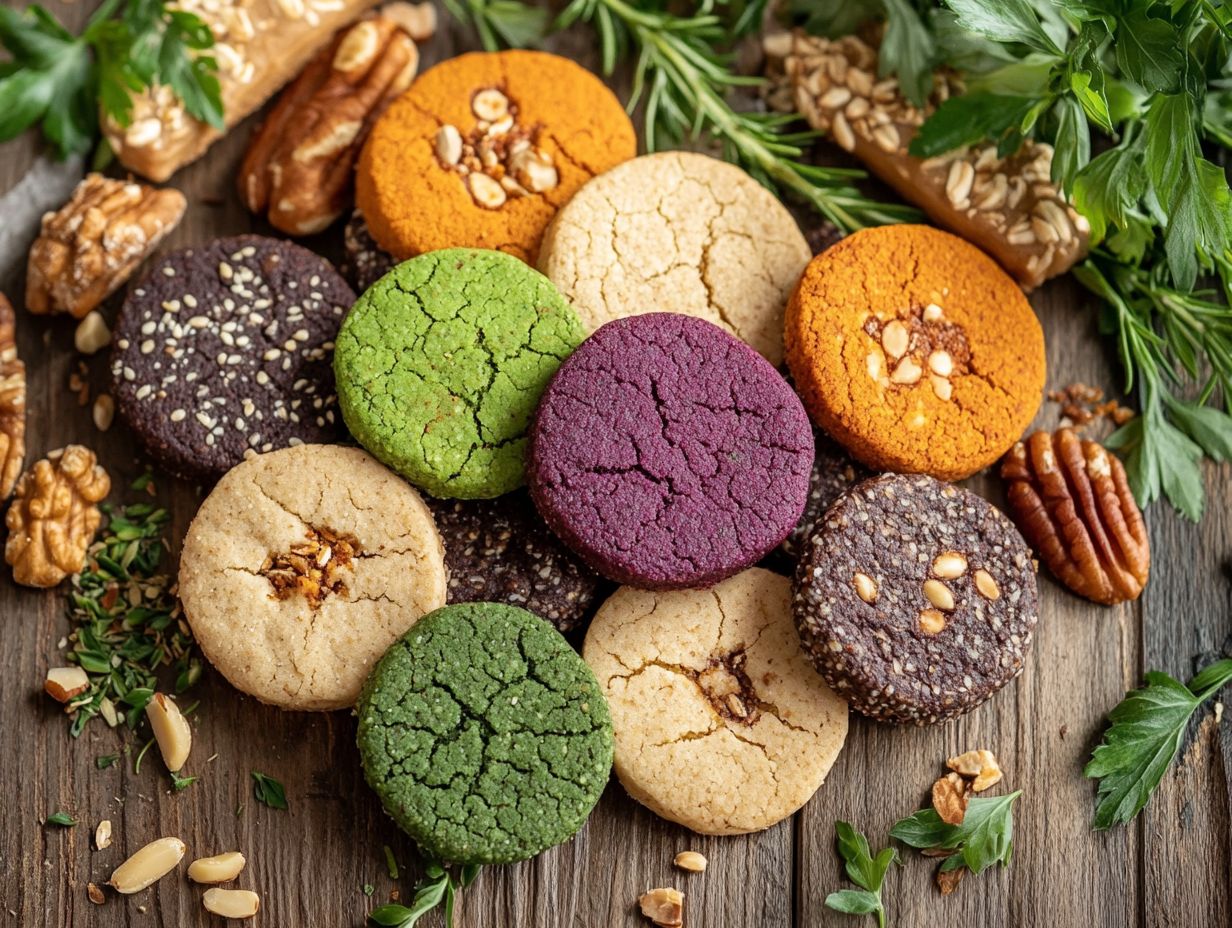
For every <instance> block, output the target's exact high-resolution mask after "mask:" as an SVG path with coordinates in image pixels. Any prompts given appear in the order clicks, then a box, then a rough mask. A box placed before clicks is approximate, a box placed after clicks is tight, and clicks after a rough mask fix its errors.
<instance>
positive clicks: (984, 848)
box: [890, 790, 1022, 873]
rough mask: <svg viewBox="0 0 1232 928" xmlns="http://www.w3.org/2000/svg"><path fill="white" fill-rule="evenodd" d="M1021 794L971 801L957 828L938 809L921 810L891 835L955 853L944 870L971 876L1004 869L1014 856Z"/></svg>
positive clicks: (895, 827)
mask: <svg viewBox="0 0 1232 928" xmlns="http://www.w3.org/2000/svg"><path fill="white" fill-rule="evenodd" d="M1021 795H1022V790H1015V791H1014V792H1012V793H1008V794H1007V795H1005V796H993V797H991V798H988V799H972V800H971V801H970V802H969V803H967V811H966V814H964V815H963V820H962V823H961V824H958V825H949V824H946V823H945V822H944V821H942V819H941V816H940V815H938V814H937V810H936V809H931V808H929V809H921V810H920V811H919V812H916V813H915V814H914V815H910V816H908V817H907V818H904V819H901V820H900V821H898V822H896V823H895V825H894V827H893V828H891V829H890V836H891V837H892V838H897V839H898V840H899V841H902V842H903V843H904V844H908V845H910V846H911V847H914V848H920V849H921V850H924V849H932V848H940V849H942V850H950V851H953V852H954V853H952V854H951V855H950V856H948V857H946V858H945V860H944V861H943V862H942V864H941V869H942V871H949V870H957V869H958V868H959V867H966V868H967V869H968V870H970V871H971V872H972V873H983V872H984V871H985V870H987V869H988V868H989V867H991V866H992V865H993V864H1000V865H1001V866H1003V867H1004V866H1007V865H1008V864H1009V862H1010V859H1011V858H1012V857H1013V854H1014V811H1013V806H1014V801H1015V800H1016V799H1017V798H1018V797H1019V796H1021Z"/></svg>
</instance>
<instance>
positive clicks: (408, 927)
mask: <svg viewBox="0 0 1232 928" xmlns="http://www.w3.org/2000/svg"><path fill="white" fill-rule="evenodd" d="M479 869H480V868H479V865H478V864H468V865H466V866H464V867H461V868H460V869H459V870H458V871H457V872H456V873H454V872H453V871H451V870H450V869H449V868H447V867H445V866H444V865H442V864H440V863H438V862H437V861H435V860H430V861H428V864H427V867H426V868H425V871H424V873H425V876H424V879H423V880H422V881H421V882H420V883H419V885H418V886H416V887H415V895H414V897H413V898H412V899H411V904H410V906H405V905H397V904H394V903H391V904H389V905H383V906H380V907H378V908H376V909H373V910H372V911H371V912H370V913H369V914H368V924H369V925H374V926H377V928H413V926H414V925H416V924H417V923H418V922H419V920H420V919H421V918H423V916H425V915H427V914H428V913H429V912H431V911H432V910H433V909H435V908H436V907H437V906H443V907H444V916H445V928H453V909H454V906H455V905H456V904H457V900H458V896H459V894H460V893H461V892H462V890H463V889H465V888H466V887H467V886H470V885H471V883H473V882H474V881H475V877H477V876H478V875H479Z"/></svg>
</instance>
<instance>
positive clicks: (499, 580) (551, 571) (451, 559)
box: [427, 490, 600, 632]
mask: <svg viewBox="0 0 1232 928" xmlns="http://www.w3.org/2000/svg"><path fill="white" fill-rule="evenodd" d="M427 503H428V508H429V509H431V510H432V515H433V516H434V517H435V519H436V528H437V531H439V532H440V533H441V540H442V541H443V542H444V543H445V566H446V567H448V568H449V602H450V603H472V602H495V603H508V604H509V605H511V606H521V607H522V608H524V609H528V610H529V611H531V612H533V613H535V615H537V616H539V617H541V618H544V619H547V620H548V621H549V622H551V623H552V624H553V625H554V626H556V628H558V629H559V630H560V631H562V632H567V631H570V630H571V629H573V628H574V627H575V626H576V625H577V624H578V623H579V622H581V621H582V619H584V618H585V617H586V615H587V614H588V613H589V612H590V607H591V606H592V605H593V604H594V601H595V597H596V596H597V595H598V592H599V582H600V581H599V578H598V576H596V575H595V573H594V571H592V570H591V569H590V568H589V567H587V566H586V565H585V564H584V563H582V561H580V560H579V559H578V557H577V555H575V554H574V553H573V552H572V551H570V550H569V549H568V548H566V547H565V546H564V544H562V543H561V541H560V539H559V538H557V537H556V536H555V535H553V534H552V532H551V531H550V530H549V529H548V527H547V526H546V525H545V524H544V523H543V519H542V517H541V516H540V515H539V513H538V512H536V511H535V506H534V504H533V503H532V502H531V500H530V497H529V496H527V495H526V493H525V491H521V490H519V491H517V492H514V493H508V494H506V495H504V496H501V497H499V498H497V499H493V500H486V499H481V500H460V499H452V500H437V499H433V498H431V497H429V498H428V500H427Z"/></svg>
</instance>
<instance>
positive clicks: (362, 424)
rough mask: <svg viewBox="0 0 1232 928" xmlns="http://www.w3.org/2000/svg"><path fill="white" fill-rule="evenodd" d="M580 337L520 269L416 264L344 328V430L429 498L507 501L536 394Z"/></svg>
mask: <svg viewBox="0 0 1232 928" xmlns="http://www.w3.org/2000/svg"><path fill="white" fill-rule="evenodd" d="M583 335H584V333H583V331H582V326H581V323H580V322H578V318H577V315H576V314H575V313H574V312H573V310H572V309H570V308H569V305H568V304H567V303H566V302H565V301H564V299H563V298H562V297H561V295H560V294H559V293H557V292H556V288H555V287H553V286H552V284H551V282H550V281H548V280H547V278H545V277H544V276H543V275H542V274H539V273H538V272H537V271H535V270H533V269H531V268H529V267H527V266H526V265H525V264H523V263H522V262H521V261H518V260H517V259H516V258H512V257H510V256H509V255H506V254H501V253H500V252H496V251H479V250H476V249H468V248H453V249H446V250H444V251H434V252H432V253H430V254H426V255H421V256H420V257H418V258H414V259H412V260H410V261H406V262H404V263H402V264H400V265H398V267H396V268H395V269H394V270H393V271H391V272H390V273H389V274H387V275H385V276H384V277H382V278H381V279H380V280H379V281H378V282H377V283H376V284H374V285H373V286H371V287H369V288H368V290H367V291H365V292H364V295H363V296H362V297H360V299H359V301H358V302H357V303H356V304H355V306H354V307H353V308H352V310H351V312H350V313H349V314H348V315H347V317H346V321H345V322H343V324H342V329H341V331H340V332H339V333H338V348H337V350H336V351H335V353H334V372H335V374H336V376H337V380H338V400H339V405H340V406H341V408H342V415H343V418H344V419H345V420H346V424H347V427H348V428H349V429H350V430H351V433H352V434H353V435H354V436H355V438H356V439H358V441H359V443H360V444H362V445H363V446H364V447H365V448H367V449H368V450H369V451H371V452H372V453H373V454H374V455H376V456H377V457H378V458H380V459H381V460H382V461H384V462H385V463H386V464H387V465H389V466H390V467H392V468H393V469H394V470H396V471H398V473H400V474H402V475H403V476H404V477H406V478H407V479H408V480H410V481H411V482H412V483H414V484H415V485H417V486H420V487H423V488H424V489H425V490H427V491H428V492H429V493H431V494H432V495H433V496H436V497H446V498H453V497H462V498H465V499H474V498H489V497H493V496H500V495H501V494H502V493H508V492H509V491H510V490H513V489H516V488H517V487H518V486H520V485H521V484H522V482H523V479H524V474H523V462H522V457H523V450H524V446H525V444H526V430H527V427H528V424H529V422H530V418H531V415H532V413H533V412H534V409H535V404H536V403H537V402H538V401H539V394H540V393H541V391H542V390H543V387H544V385H545V384H546V383H547V382H548V379H549V378H550V377H551V376H552V374H553V373H555V371H556V368H557V367H558V366H559V364H560V362H561V360H562V359H564V358H566V357H568V356H569V354H570V353H571V352H572V351H573V349H574V348H576V347H577V345H578V344H579V343H580V342H581V340H582V338H583Z"/></svg>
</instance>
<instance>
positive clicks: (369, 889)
mask: <svg viewBox="0 0 1232 928" xmlns="http://www.w3.org/2000/svg"><path fill="white" fill-rule="evenodd" d="M359 889H360V892H362V893H363V894H364V895H365V896H368V897H369V898H371V896H372V894H373V893H374V892H376V887H375V886H373V885H372V884H371V883H365V884H364V885H363V886H361V887H360V888H359Z"/></svg>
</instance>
